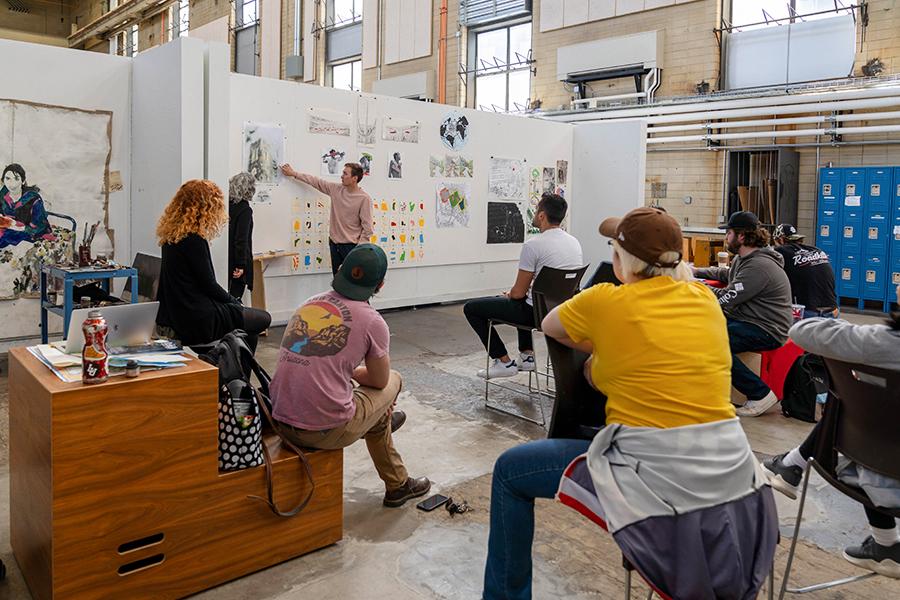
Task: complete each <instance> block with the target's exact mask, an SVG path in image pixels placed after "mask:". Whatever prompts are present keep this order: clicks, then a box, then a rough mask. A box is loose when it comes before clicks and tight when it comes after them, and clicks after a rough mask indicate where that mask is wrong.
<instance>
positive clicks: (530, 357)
mask: <svg viewBox="0 0 900 600" xmlns="http://www.w3.org/2000/svg"><path fill="white" fill-rule="evenodd" d="M534 366H535V362H534V354H525V353H524V352H523V353H522V354H519V370H520V371H534Z"/></svg>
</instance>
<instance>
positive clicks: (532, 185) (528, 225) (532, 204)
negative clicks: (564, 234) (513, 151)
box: [525, 167, 542, 236]
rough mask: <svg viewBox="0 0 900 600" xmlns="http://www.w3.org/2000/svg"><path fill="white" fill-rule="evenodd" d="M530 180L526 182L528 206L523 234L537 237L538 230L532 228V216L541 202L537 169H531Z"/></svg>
mask: <svg viewBox="0 0 900 600" xmlns="http://www.w3.org/2000/svg"><path fill="white" fill-rule="evenodd" d="M530 174H531V178H530V179H529V181H528V206H527V208H526V211H525V232H526V233H527V234H528V235H530V236H531V235H537V234H539V233H540V232H541V230H540V229H538V228H537V227H535V226H534V216H535V215H536V214H537V205H538V202H540V201H541V193H542V187H541V170H540V169H538V168H537V167H535V168H533V169H531V173H530Z"/></svg>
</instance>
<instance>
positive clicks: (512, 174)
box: [488, 157, 526, 200]
mask: <svg viewBox="0 0 900 600" xmlns="http://www.w3.org/2000/svg"><path fill="white" fill-rule="evenodd" d="M525 177H526V176H525V161H523V160H519V159H517V158H494V157H491V168H490V172H489V173H488V197H489V198H490V199H494V200H524V199H525V186H526V178H525Z"/></svg>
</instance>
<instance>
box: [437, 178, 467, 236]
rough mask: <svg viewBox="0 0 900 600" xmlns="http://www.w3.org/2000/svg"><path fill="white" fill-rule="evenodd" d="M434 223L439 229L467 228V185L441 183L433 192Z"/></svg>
mask: <svg viewBox="0 0 900 600" xmlns="http://www.w3.org/2000/svg"><path fill="white" fill-rule="evenodd" d="M435 202H436V205H435V211H434V222H435V225H437V226H438V227H439V228H444V227H468V226H469V213H470V212H471V210H470V208H469V184H467V183H450V182H446V181H445V182H443V183H441V184H439V185H438V186H437V190H436V192H435Z"/></svg>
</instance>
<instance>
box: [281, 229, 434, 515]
mask: <svg viewBox="0 0 900 600" xmlns="http://www.w3.org/2000/svg"><path fill="white" fill-rule="evenodd" d="M386 272H387V257H386V256H385V254H384V250H382V249H381V248H379V247H378V246H376V245H374V244H360V245H358V246H356V248H354V249H353V250H352V251H351V252H350V254H348V255H347V258H346V259H345V260H344V262H343V264H342V265H341V268H340V269H339V270H338V272H337V274H336V275H335V277H334V281H332V284H331V287H332V288H333V289H332V290H331V291H328V292H325V293H324V294H319V295H318V296H313V297H312V298H310V299H309V300H307V301H306V302H304V303H303V305H302V306H301V307H300V308H298V309H297V311H296V312H295V313H294V315H293V316H292V317H291V320H290V321H289V322H288V325H287V328H286V329H285V331H284V337H283V338H282V340H281V350H280V352H279V355H278V367H277V369H276V371H275V377H274V378H273V379H272V384H271V386H270V391H271V394H272V416H273V417H275V421H276V422H277V425H278V427H279V429H280V430H281V432H282V433H283V434H284V435H285V436H287V437H288V438H289V439H290V440H291V441H293V442H294V443H295V444H297V445H298V446H305V447H307V448H322V449H325V450H333V449H336V448H345V447H347V446H349V445H350V444H352V443H353V442H355V441H357V440H359V439H361V438H365V440H366V446H367V447H368V449H369V455H370V456H371V457H372V462H374V463H375V469H376V470H377V471H378V475H379V477H381V479H382V481H384V486H385V489H386V491H385V494H384V505H385V506H391V507H394V506H401V505H403V504H404V503H405V502H406V501H407V500H409V499H410V498H415V497H417V496H423V495H425V494H427V493H428V490H429V489H431V482H430V481H428V479H427V478H426V477H420V478H418V479H413V478H412V477H409V475H408V474H407V472H406V467H405V466H403V460H402V459H401V458H400V454H399V453H398V452H397V450H396V449H395V448H394V441H393V437H392V433H393V432H394V431H396V430H397V429H399V428H400V426H401V425H402V424H403V422H404V421H405V420H406V415H405V414H404V413H403V412H401V411H395V410H393V406H394V404H395V403H396V401H397V396H398V395H399V394H400V387H401V384H402V382H401V380H400V374H399V373H397V371H393V370H391V359H390V356H389V354H388V351H389V346H390V337H391V334H390V331H389V330H388V326H387V323H385V322H384V319H383V318H382V317H381V315H380V314H378V311H376V310H375V309H374V308H372V306H371V305H370V304H369V302H368V301H369V298H371V297H372V295H373V294H375V293H376V292H377V291H378V290H380V289H381V287H382V285H384V275H385V273H386ZM361 363H364V364H361ZM354 381H355V382H357V383H358V384H359V385H358V386H354Z"/></svg>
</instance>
